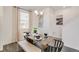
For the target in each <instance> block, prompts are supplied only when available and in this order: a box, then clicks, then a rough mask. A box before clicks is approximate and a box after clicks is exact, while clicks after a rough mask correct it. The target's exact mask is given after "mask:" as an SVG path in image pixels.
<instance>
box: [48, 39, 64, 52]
mask: <svg viewBox="0 0 79 59" xmlns="http://www.w3.org/2000/svg"><path fill="white" fill-rule="evenodd" d="M54 40H55V43H54V46H50V45H48V48H47V52H60V51H61V50H62V48H63V45H64V43H63V41H61V40H56V39H54Z"/></svg>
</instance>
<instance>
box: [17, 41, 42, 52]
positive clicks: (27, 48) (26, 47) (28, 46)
mask: <svg viewBox="0 0 79 59" xmlns="http://www.w3.org/2000/svg"><path fill="white" fill-rule="evenodd" d="M18 44H19V45H20V47H22V48H23V50H24V51H26V52H41V49H40V48H38V47H36V46H34V45H33V44H31V43H29V42H28V41H27V40H21V41H19V42H18Z"/></svg>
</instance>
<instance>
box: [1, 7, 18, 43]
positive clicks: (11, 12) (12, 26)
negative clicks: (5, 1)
mask: <svg viewBox="0 0 79 59" xmlns="http://www.w3.org/2000/svg"><path fill="white" fill-rule="evenodd" d="M16 12H17V11H16V9H14V8H13V7H9V6H8V7H7V6H6V7H3V20H2V25H1V27H2V34H1V35H2V38H1V40H2V45H6V44H9V43H13V42H16V40H17V16H16Z"/></svg>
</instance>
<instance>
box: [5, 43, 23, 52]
mask: <svg viewBox="0 0 79 59" xmlns="http://www.w3.org/2000/svg"><path fill="white" fill-rule="evenodd" d="M3 52H24V51H23V49H22V48H21V47H20V46H19V45H18V44H17V43H11V44H8V45H5V46H4V47H3Z"/></svg>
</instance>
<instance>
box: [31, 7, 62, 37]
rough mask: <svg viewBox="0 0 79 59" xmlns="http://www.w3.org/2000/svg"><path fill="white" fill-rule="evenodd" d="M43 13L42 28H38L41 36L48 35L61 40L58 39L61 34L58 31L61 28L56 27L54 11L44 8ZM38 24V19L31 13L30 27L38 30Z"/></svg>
mask: <svg viewBox="0 0 79 59" xmlns="http://www.w3.org/2000/svg"><path fill="white" fill-rule="evenodd" d="M43 11H44V14H43V27H41V28H39V32H40V33H41V34H43V33H48V35H49V36H54V37H58V38H61V37H60V34H62V33H61V31H60V29H61V27H60V26H57V25H56V13H55V12H56V11H54V10H53V9H51V8H44V9H43ZM38 23H39V18H38V16H36V14H35V13H34V12H33V13H32V27H37V28H38ZM59 27H60V28H59Z"/></svg>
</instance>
